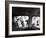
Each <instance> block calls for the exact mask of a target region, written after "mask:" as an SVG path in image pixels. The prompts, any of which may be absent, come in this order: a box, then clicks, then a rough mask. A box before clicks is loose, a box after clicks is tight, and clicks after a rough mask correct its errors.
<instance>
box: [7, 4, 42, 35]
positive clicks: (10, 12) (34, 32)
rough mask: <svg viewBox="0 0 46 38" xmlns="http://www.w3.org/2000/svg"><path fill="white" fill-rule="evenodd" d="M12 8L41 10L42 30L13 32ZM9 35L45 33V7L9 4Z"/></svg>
mask: <svg viewBox="0 0 46 38" xmlns="http://www.w3.org/2000/svg"><path fill="white" fill-rule="evenodd" d="M12 7H33V8H40V25H41V26H40V30H36V31H12ZM8 30H9V35H21V34H37V33H43V6H42V5H32V4H30V5H28V4H9V29H8Z"/></svg>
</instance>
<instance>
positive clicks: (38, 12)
mask: <svg viewBox="0 0 46 38" xmlns="http://www.w3.org/2000/svg"><path fill="white" fill-rule="evenodd" d="M43 4H44V3H35V4H34V3H27V2H24V3H10V4H9V7H8V8H9V9H8V10H9V11H8V12H9V15H8V19H9V20H8V36H13V35H14V36H16V35H20V36H21V35H33V34H34V35H35V34H36V35H37V34H38V35H42V34H43V32H44V26H43V25H44V23H43V22H44V19H43V18H44V16H43V12H44V11H43V9H44V8H43V7H44V6H43Z"/></svg>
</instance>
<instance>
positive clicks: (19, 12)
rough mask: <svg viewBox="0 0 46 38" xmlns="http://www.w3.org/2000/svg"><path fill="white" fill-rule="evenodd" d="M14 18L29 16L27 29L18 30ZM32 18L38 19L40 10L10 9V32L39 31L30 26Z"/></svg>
mask: <svg viewBox="0 0 46 38" xmlns="http://www.w3.org/2000/svg"><path fill="white" fill-rule="evenodd" d="M14 16H29V20H28V25H29V27H28V28H26V29H22V28H19V27H18V24H17V23H14ZM33 16H39V17H40V8H27V7H12V31H24V30H40V28H37V27H35V26H33V25H31V23H32V17H33ZM31 26H32V27H31Z"/></svg>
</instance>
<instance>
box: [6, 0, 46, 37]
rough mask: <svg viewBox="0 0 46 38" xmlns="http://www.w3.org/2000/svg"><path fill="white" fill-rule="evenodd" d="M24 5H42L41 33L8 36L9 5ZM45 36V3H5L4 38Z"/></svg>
mask: <svg viewBox="0 0 46 38" xmlns="http://www.w3.org/2000/svg"><path fill="white" fill-rule="evenodd" d="M10 3H11V4H15V3H24V4H36V5H43V33H37V34H24V35H10V36H9V35H8V34H9V27H8V25H9V24H8V23H9V4H10ZM39 35H45V3H41V2H24V1H5V37H23V36H39Z"/></svg>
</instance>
